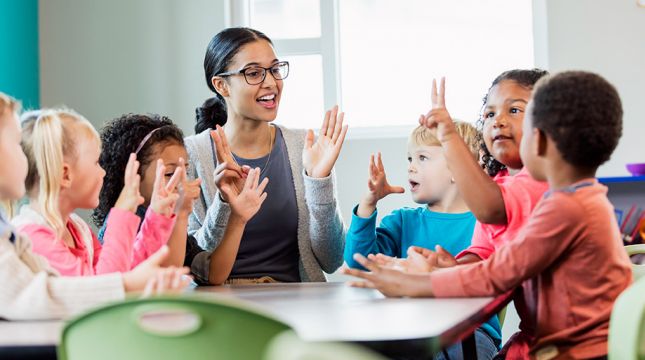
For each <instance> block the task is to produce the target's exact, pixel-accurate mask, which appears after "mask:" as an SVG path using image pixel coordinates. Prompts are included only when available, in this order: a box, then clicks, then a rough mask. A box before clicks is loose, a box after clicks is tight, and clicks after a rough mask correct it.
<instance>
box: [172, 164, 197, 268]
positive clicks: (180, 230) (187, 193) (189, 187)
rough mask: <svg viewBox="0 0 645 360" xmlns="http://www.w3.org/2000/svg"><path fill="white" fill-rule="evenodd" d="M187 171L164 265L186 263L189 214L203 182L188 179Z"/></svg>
mask: <svg viewBox="0 0 645 360" xmlns="http://www.w3.org/2000/svg"><path fill="white" fill-rule="evenodd" d="M180 162H182V163H183V159H180ZM185 172H186V171H185V169H184V175H183V180H182V185H181V193H182V195H181V196H180V197H181V198H182V199H181V204H180V205H179V209H178V211H177V218H176V219H177V220H176V221H175V226H174V228H173V229H172V233H171V234H170V239H169V240H168V247H169V248H170V249H171V251H170V255H169V256H168V259H167V260H166V262H165V263H164V265H174V266H181V265H182V264H184V260H185V258H186V248H187V244H186V242H187V239H188V233H187V229H188V216H189V215H190V213H191V211H192V210H193V203H194V202H195V200H196V199H197V198H198V197H199V193H200V187H199V186H200V184H201V179H196V180H192V181H188V179H187V178H186V174H185ZM188 265H190V264H188Z"/></svg>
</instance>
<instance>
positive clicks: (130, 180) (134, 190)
mask: <svg viewBox="0 0 645 360" xmlns="http://www.w3.org/2000/svg"><path fill="white" fill-rule="evenodd" d="M138 170H139V162H138V161H137V155H136V154H134V153H133V154H130V158H129V159H128V164H127V165H126V166H125V175H124V176H123V190H121V194H120V195H119V198H118V199H117V201H116V203H115V204H114V207H115V208H119V209H122V210H125V211H131V212H135V211H136V210H137V207H138V206H139V205H141V204H143V202H144V201H145V199H144V198H143V196H141V193H140V192H139V185H140V183H141V176H140V175H139V174H138V173H137V171H138Z"/></svg>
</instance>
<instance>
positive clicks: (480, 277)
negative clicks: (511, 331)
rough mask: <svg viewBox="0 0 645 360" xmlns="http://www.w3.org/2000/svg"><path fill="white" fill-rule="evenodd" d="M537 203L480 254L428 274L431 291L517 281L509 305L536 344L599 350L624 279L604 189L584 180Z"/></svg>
mask: <svg viewBox="0 0 645 360" xmlns="http://www.w3.org/2000/svg"><path fill="white" fill-rule="evenodd" d="M577 185H578V186H579V187H571V188H569V189H567V190H566V191H554V192H552V193H548V194H547V195H545V198H544V199H543V200H541V201H540V202H539V204H538V205H537V207H536V208H535V210H534V211H533V213H532V215H531V217H530V218H529V220H528V222H527V224H526V226H525V227H523V228H522V230H521V231H520V232H519V234H518V236H517V238H516V239H514V240H513V241H509V242H507V243H506V244H504V245H502V246H501V247H500V248H499V249H497V251H495V252H494V253H493V254H492V255H491V256H490V257H489V258H488V259H487V260H484V261H480V262H477V263H473V264H468V265H462V266H457V267H454V268H449V269H442V270H438V271H436V272H434V273H432V274H431V275H430V279H431V280H430V281H431V286H432V289H433V292H434V294H435V296H437V297H465V296H491V295H497V294H502V293H504V292H506V291H508V290H511V289H513V288H515V287H516V286H518V285H521V291H520V292H518V293H516V296H515V298H514V301H515V305H516V307H518V313H519V314H520V318H521V320H522V326H521V328H522V331H523V332H524V333H526V334H527V335H528V336H529V338H530V339H531V341H530V342H529V346H530V349H531V354H532V355H533V356H534V355H535V354H536V352H537V351H545V349H546V351H554V349H555V350H556V351H557V353H558V354H560V355H559V357H558V358H560V357H562V358H573V359H578V358H588V357H596V356H602V355H605V354H607V334H608V328H609V317H610V314H611V310H612V307H613V303H614V301H615V300H616V298H617V297H618V295H619V294H620V293H621V292H622V291H623V290H624V289H625V288H627V286H629V284H630V283H631V281H632V273H631V263H630V261H629V258H628V256H627V254H626V252H625V250H624V248H623V245H622V241H621V237H620V231H619V229H618V225H617V223H616V220H615V216H614V211H613V207H612V205H611V204H610V203H609V200H608V199H607V188H606V187H605V186H603V185H601V184H599V183H598V182H597V180H595V179H587V180H584V181H582V182H579V183H578V184H577Z"/></svg>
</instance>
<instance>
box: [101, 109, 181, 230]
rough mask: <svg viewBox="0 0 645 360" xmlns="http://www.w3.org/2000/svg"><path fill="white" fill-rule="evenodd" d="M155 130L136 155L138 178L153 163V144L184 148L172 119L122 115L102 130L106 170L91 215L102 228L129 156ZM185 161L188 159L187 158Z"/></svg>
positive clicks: (179, 130) (120, 187)
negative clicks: (97, 200)
mask: <svg viewBox="0 0 645 360" xmlns="http://www.w3.org/2000/svg"><path fill="white" fill-rule="evenodd" d="M155 129H159V130H156V131H155V132H154V133H153V134H152V136H150V138H149V139H148V140H147V141H146V142H145V144H143V146H142V147H141V149H139V152H138V153H137V160H138V161H139V164H140V166H139V175H142V176H143V170H144V169H145V168H147V167H148V165H150V163H151V162H152V161H153V160H154V159H153V158H152V157H153V155H154V153H153V152H154V149H155V148H154V147H155V146H156V145H170V144H177V145H181V146H184V134H183V132H182V131H181V129H180V128H178V127H177V126H176V125H175V124H174V123H173V122H172V120H170V119H169V118H167V117H165V116H162V115H158V114H124V115H122V116H120V117H118V118H116V119H114V120H112V121H110V122H109V123H107V124H106V125H105V126H104V127H103V129H101V143H102V149H101V155H100V156H99V164H100V165H101V167H103V169H104V170H105V177H104V178H103V187H102V188H101V193H100V194H99V206H98V207H97V208H96V209H94V212H93V213H92V220H93V221H94V224H95V225H96V226H98V227H101V226H103V222H104V221H105V218H106V217H107V214H108V213H109V211H110V209H111V208H112V207H113V206H114V204H115V203H116V200H117V199H118V198H119V194H121V189H123V174H124V173H125V167H126V165H127V164H128V159H129V157H130V154H131V153H133V152H136V150H137V148H138V147H139V145H140V144H141V142H142V140H143V139H144V138H145V137H146V135H148V134H150V133H151V131H153V130H155ZM186 160H188V159H186Z"/></svg>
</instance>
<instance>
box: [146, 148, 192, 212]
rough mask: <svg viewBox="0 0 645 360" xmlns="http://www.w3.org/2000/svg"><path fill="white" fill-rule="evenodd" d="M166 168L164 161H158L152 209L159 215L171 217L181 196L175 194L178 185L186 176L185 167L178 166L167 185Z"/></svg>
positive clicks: (151, 202) (151, 198) (153, 186)
mask: <svg viewBox="0 0 645 360" xmlns="http://www.w3.org/2000/svg"><path fill="white" fill-rule="evenodd" d="M165 172H166V166H165V165H164V164H163V160H161V159H158V160H157V171H156V174H155V182H154V184H153V185H152V195H151V197H150V208H151V209H152V211H154V212H155V213H157V214H160V215H164V216H170V215H172V214H173V211H174V209H175V204H176V202H177V200H178V199H179V194H177V192H175V188H176V187H177V184H179V182H180V181H181V180H182V179H183V178H182V176H183V175H185V174H186V170H185V169H184V167H183V166H177V168H176V169H175V172H174V173H173V174H172V177H170V180H169V181H168V183H166V177H165Z"/></svg>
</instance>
